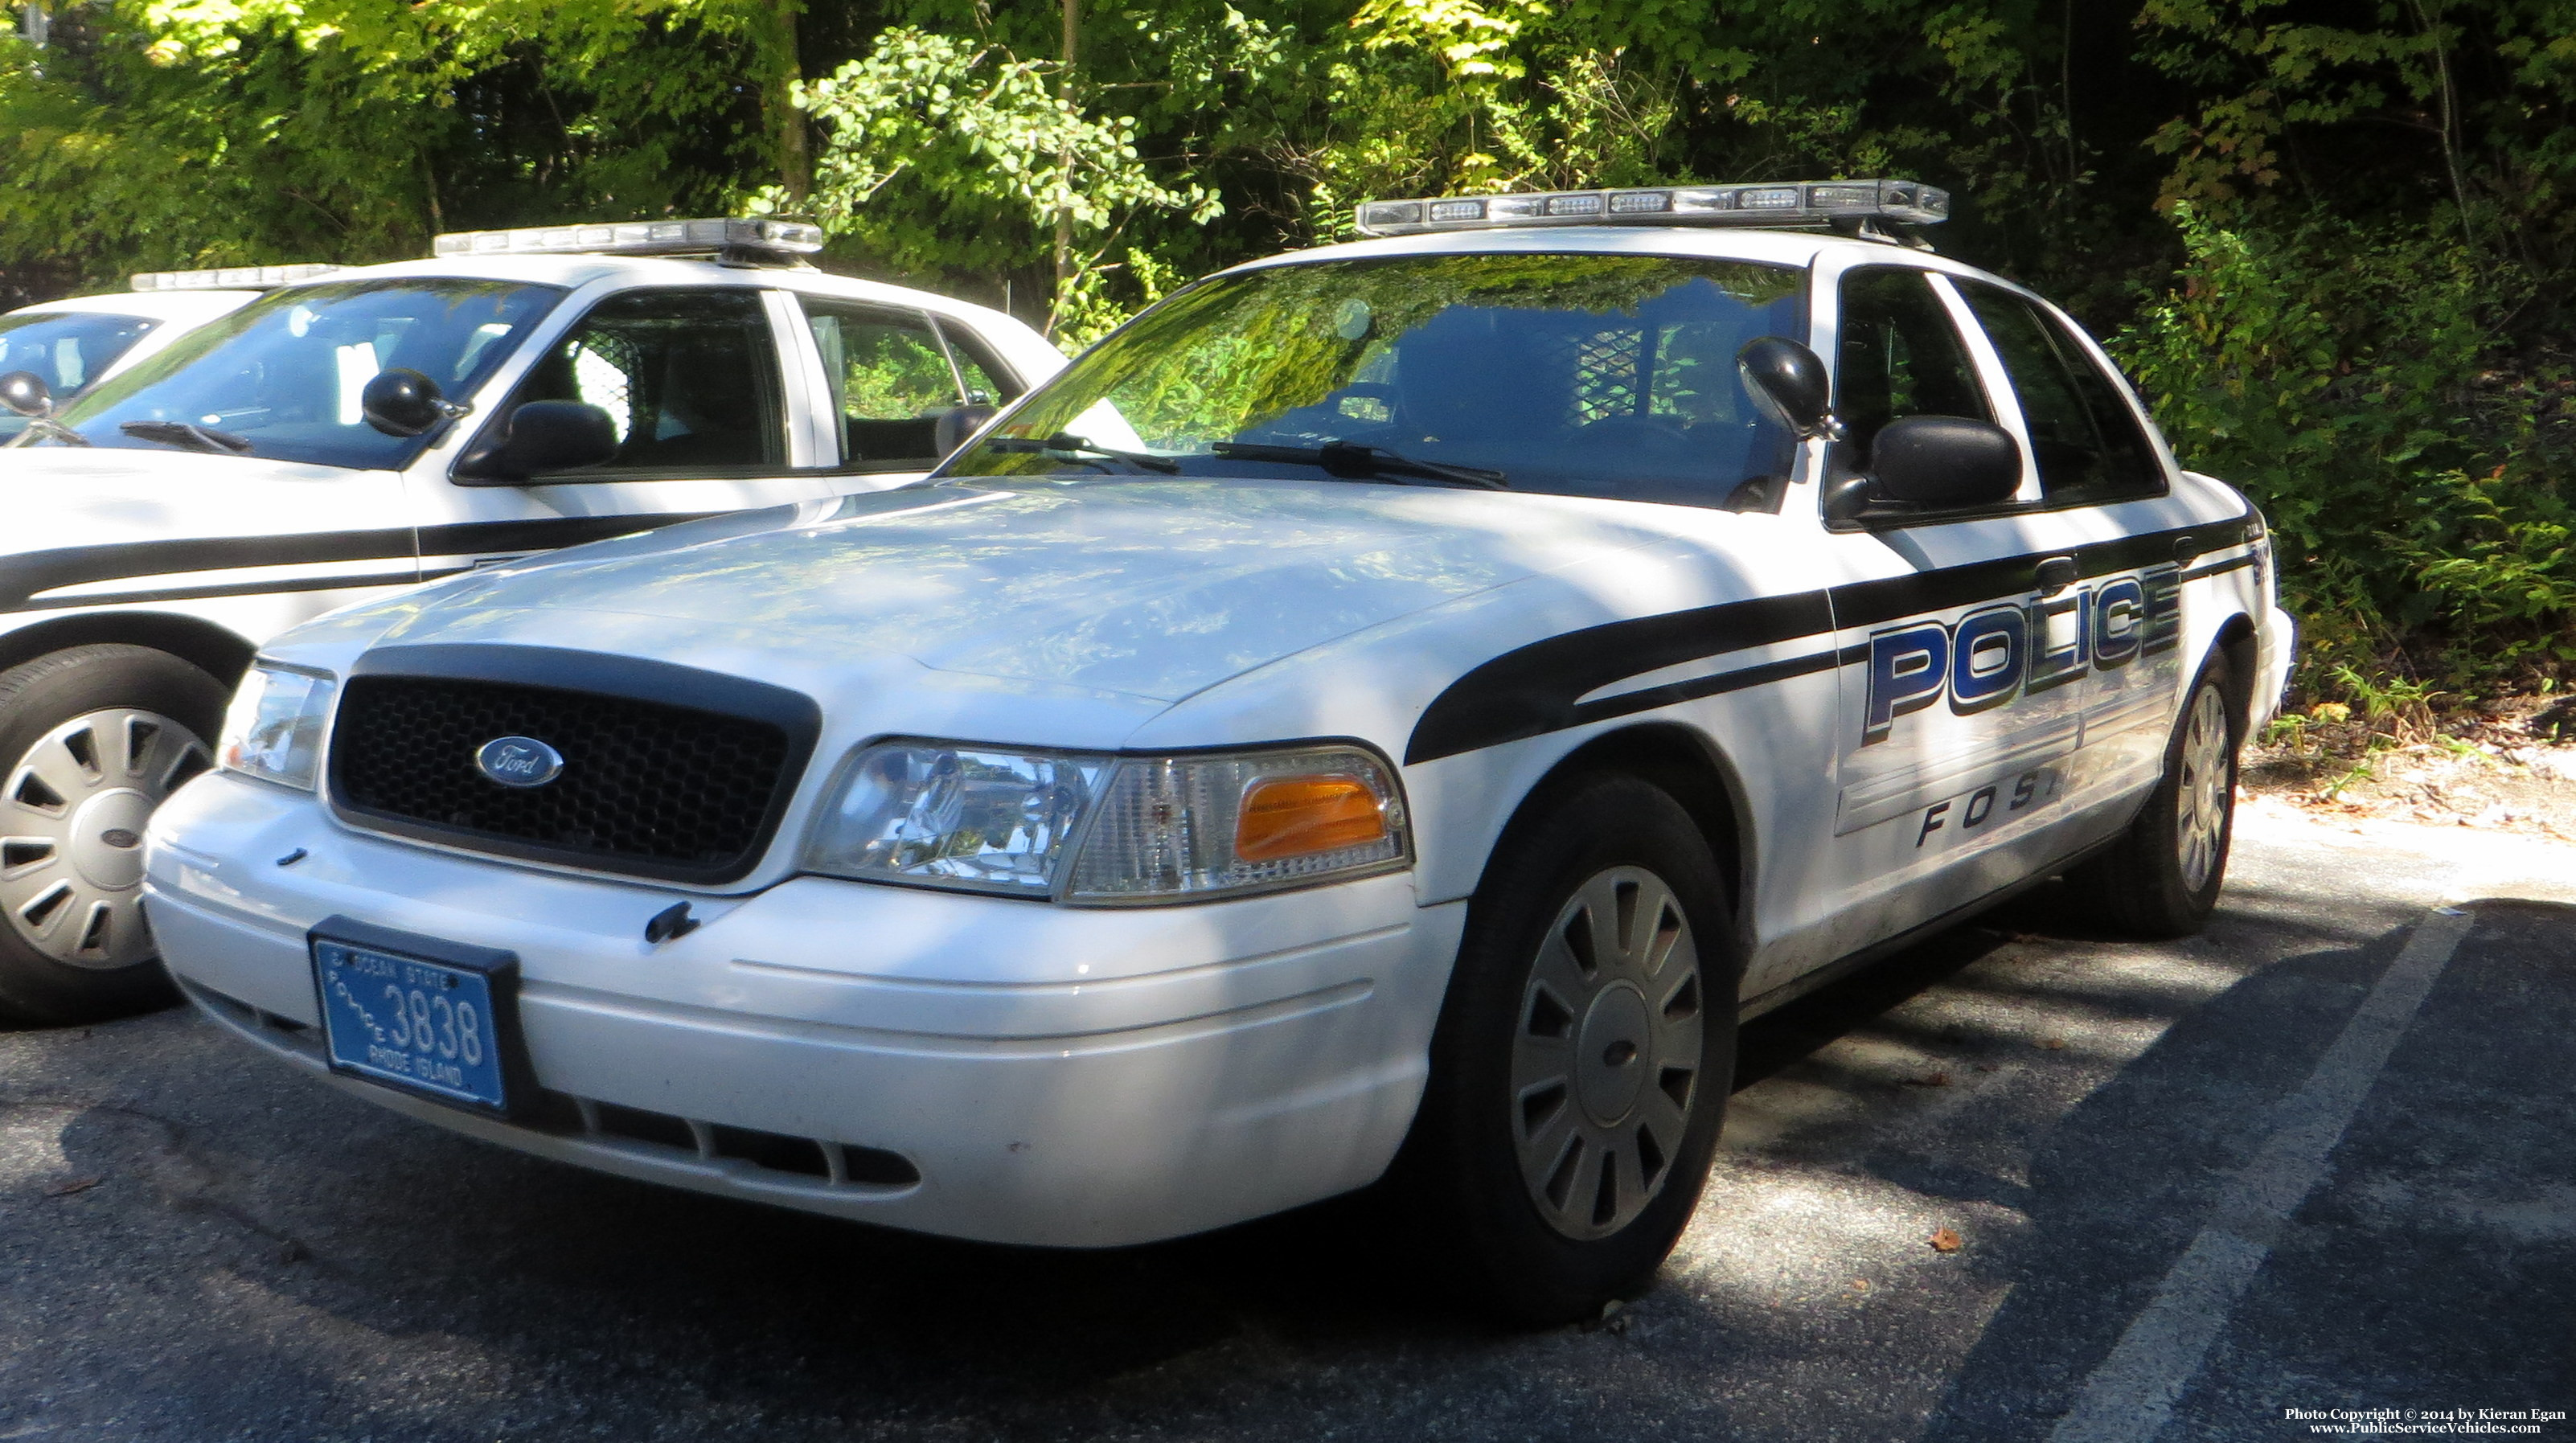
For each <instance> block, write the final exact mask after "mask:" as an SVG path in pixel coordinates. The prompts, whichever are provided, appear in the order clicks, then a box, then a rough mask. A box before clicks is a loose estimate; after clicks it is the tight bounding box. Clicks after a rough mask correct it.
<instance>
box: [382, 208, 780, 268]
mask: <svg viewBox="0 0 2576 1443" xmlns="http://www.w3.org/2000/svg"><path fill="white" fill-rule="evenodd" d="M822 248H823V228H822V227H821V226H816V225H808V224H806V223H805V222H803V221H793V220H768V219H762V218H757V217H737V218H734V219H729V220H635V221H614V222H603V223H600V224H597V225H538V226H527V227H524V228H522V229H519V230H469V231H455V232H451V233H450V234H447V235H443V236H440V237H438V239H437V240H435V241H433V242H432V243H431V253H432V254H434V255H437V256H440V257H442V258H443V257H447V256H501V255H518V256H525V255H627V256H656V255H672V254H677V253H682V252H692V251H727V250H745V251H767V252H775V253H782V254H792V255H802V254H806V253H808V252H812V251H818V250H821V249H822Z"/></svg>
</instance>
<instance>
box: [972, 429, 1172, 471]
mask: <svg viewBox="0 0 2576 1443" xmlns="http://www.w3.org/2000/svg"><path fill="white" fill-rule="evenodd" d="M984 444H985V446H986V447H988V448H990V449H992V450H995V451H1001V452H1006V453H1011V454H1016V455H1023V456H1025V455H1029V454H1032V453H1044V452H1049V451H1053V452H1059V453H1061V454H1064V455H1067V456H1105V457H1107V458H1108V459H1110V460H1112V461H1124V462H1126V463H1127V464H1128V465H1130V466H1141V467H1143V468H1144V469H1146V470H1148V471H1155V472H1160V473H1161V474H1163V475H1165V476H1178V475H1180V474H1181V463H1180V462H1178V461H1175V460H1173V459H1172V458H1171V457H1169V456H1156V455H1153V454H1151V453H1149V452H1145V451H1121V450H1118V449H1116V448H1115V447H1110V446H1094V445H1092V444H1091V440H1090V438H1089V437H1086V436H1068V435H1066V434H1065V433H1063V432H1062V431H1058V432H1056V433H1055V434H1054V435H1052V436H995V437H993V438H992V439H991V440H988V441H986V442H985V443H984Z"/></svg>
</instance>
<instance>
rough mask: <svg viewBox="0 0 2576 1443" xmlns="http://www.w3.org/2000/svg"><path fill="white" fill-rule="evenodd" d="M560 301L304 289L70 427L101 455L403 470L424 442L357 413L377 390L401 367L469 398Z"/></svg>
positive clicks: (514, 288)
mask: <svg viewBox="0 0 2576 1443" xmlns="http://www.w3.org/2000/svg"><path fill="white" fill-rule="evenodd" d="M563 294H564V293H563V291H562V290H560V289H559V288H557V287H554V286H535V285H519V284H515V283H511V282H504V281H478V280H465V279H425V280H388V281H349V282H342V283H338V284H325V285H312V286H298V287H296V288H294V289H292V290H286V291H280V292H278V293H276V294H274V295H271V296H267V297H265V298H263V299H261V300H258V301H255V302H253V303H251V304H250V305H248V306H245V307H243V308H242V309H240V310H238V311H235V312H233V313H232V314H231V315H229V316H226V317H224V318H223V319H221V320H218V321H216V322H215V323H213V324H212V325H209V326H207V327H205V328H204V329H203V330H200V331H197V332H194V333H192V334H190V335H187V336H184V337H182V338H181V339H180V340H179V341H178V343H177V344H175V345H173V346H171V347H170V349H168V350H166V351H163V352H162V353H161V354H159V355H157V356H154V357H152V358H151V359H150V360H147V361H145V362H143V363H142V364H141V365H139V366H136V367H135V368H134V369H133V370H131V371H128V372H126V373H124V374H123V375H121V376H118V377H116V378H115V379H113V380H111V381H109V382H107V383H106V384H104V385H102V386H100V387H99V388H98V389H97V390H95V391H93V392H91V393H90V394H89V395H87V396H85V397H83V398H81V400H80V401H78V402H77V403H75V404H74V405H72V406H71V407H70V408H69V409H68V410H66V411H65V412H64V413H63V415H62V421H63V424H64V425H66V426H68V427H69V428H71V429H72V430H74V431H77V432H79V433H80V435H81V436H82V438H83V439H86V440H87V441H88V442H89V443H90V444H91V445H93V446H127V447H144V448H155V449H158V448H165V447H169V446H173V445H178V446H183V447H186V448H187V449H192V450H220V451H222V452H225V453H228V454H235V455H244V456H259V457H267V458H271V459H275V460H281V461H308V462H315V463H318V464H321V465H325V466H350V467H360V468H377V467H400V466H403V465H407V464H409V462H410V460H411V458H412V457H413V456H415V455H417V454H418V453H419V451H420V448H421V447H422V446H423V445H424V444H426V442H427V439H428V438H426V437H406V436H391V435H387V434H385V433H384V432H382V431H379V430H377V429H376V428H375V427H373V426H370V425H368V424H367V420H366V417H365V416H364V415H363V414H362V413H361V412H360V410H359V404H358V400H359V393H360V392H361V391H362V390H364V389H365V387H366V384H367V382H368V381H370V380H372V379H374V377H375V375H376V373H377V372H379V371H383V370H388V369H392V368H394V367H403V368H407V369H410V370H414V371H419V372H421V373H422V374H423V375H426V376H428V377H429V378H430V379H431V380H433V381H435V382H437V383H438V386H439V389H440V390H441V391H442V392H444V393H445V394H446V395H447V396H448V397H449V398H450V399H453V400H465V399H468V398H469V397H470V396H471V394H472V392H473V391H474V390H475V388H476V387H478V386H480V385H481V384H482V382H483V379H484V378H485V377H486V376H488V375H490V374H491V372H492V369H493V368H494V367H495V366H498V365H499V364H500V363H501V361H502V359H503V358H504V357H506V356H508V355H509V354H510V352H511V351H513V350H514V349H516V348H517V346H518V344H519V342H520V341H521V340H523V339H525V338H526V335H527V331H528V328H529V327H530V326H532V325H534V324H535V323H536V322H537V321H538V320H539V319H541V318H542V317H543V316H544V315H545V314H546V312H548V311H549V310H552V309H553V308H554V304H555V302H556V301H558V300H560V299H562V297H563ZM209 437H211V438H213V439H203V438H209Z"/></svg>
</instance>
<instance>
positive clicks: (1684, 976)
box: [1398, 776, 1739, 1324]
mask: <svg viewBox="0 0 2576 1443" xmlns="http://www.w3.org/2000/svg"><path fill="white" fill-rule="evenodd" d="M1738 976H1739V969H1738V967H1737V965H1736V957H1735V940H1734V928H1733V924H1732V921H1731V918H1730V916H1729V913H1728V908H1727V905H1726V896H1725V888H1724V883H1723V881H1722V879H1721V877H1720V875H1719V871H1718V864H1717V861H1716V859H1715V857H1714V856H1713V855H1712V854H1711V852H1710V850H1709V846H1708V843H1707V841H1706V839H1705V838H1704V837H1703V836H1702V835H1701V833H1700V831H1699V829H1698V827H1697V826H1696V825H1695V824H1693V822H1692V821H1691V818H1690V816H1689V814H1688V813H1687V812H1685V811H1684V810H1683V809H1682V808H1681V806H1680V805H1679V804H1678V803H1677V802H1675V801H1674V800H1673V798H1672V797H1671V796H1670V795H1668V794H1667V793H1665V792H1663V791H1661V790H1660V789H1658V788H1656V787H1654V786H1651V785H1649V784H1647V783H1645V782H1643V781H1640V780H1636V779H1634V778H1630V777H1624V776H1602V777H1597V778H1593V779H1590V780H1587V781H1584V782H1582V783H1579V784H1577V785H1575V786H1573V787H1570V788H1568V789H1566V790H1564V791H1562V792H1560V793H1559V794H1558V795H1557V797H1556V798H1555V799H1554V801H1553V803H1552V804H1546V805H1543V806H1542V808H1541V809H1540V811H1539V812H1538V813H1537V814H1535V815H1532V816H1529V817H1526V818H1524V819H1523V820H1522V821H1521V822H1520V823H1519V824H1517V825H1516V826H1515V827H1514V829H1513V832H1512V835H1511V837H1510V838H1509V839H1507V841H1506V842H1505V844H1504V847H1503V849H1502V851H1501V853H1500V854H1498V856H1497V857H1496V859H1495V861H1494V862H1493V864H1492V866H1491V868H1490V869H1489V871H1488V874H1487V876H1486V878H1485V880H1484V883H1483V884H1482V885H1481V886H1480V887H1479V888H1478V890H1477V894H1476V897H1475V900H1474V901H1473V902H1472V903H1471V904H1470V910H1469V920H1468V926H1467V937H1466V940H1465V942H1464V944H1463V945H1462V947H1461V949H1460V952H1459V957H1458V964H1457V969H1456V971H1455V973H1454V974H1453V976H1452V978H1451V981H1450V986H1449V995H1448V998H1447V1000H1446V1002H1445V1003H1444V1004H1443V1007H1442V1010H1441V1016H1440V1024H1439V1028H1438V1032H1437V1034H1436V1036H1435V1039H1434V1042H1433V1048H1432V1067H1431V1078H1430V1080H1429V1082H1428V1084H1427V1085H1426V1088H1425V1092H1424V1097H1423V1102H1422V1109H1421V1112H1420V1115H1419V1116H1418V1118H1417V1120H1416V1123H1415V1127H1414V1135H1413V1137H1412V1138H1411V1139H1409V1140H1408V1142H1407V1144H1406V1150H1405V1155H1404V1157H1403V1158H1402V1159H1401V1160H1400V1162H1399V1166H1398V1178H1399V1181H1400V1183H1401V1184H1402V1186H1401V1188H1400V1192H1399V1195H1400V1196H1401V1197H1402V1198H1403V1199H1404V1201H1405V1205H1406V1206H1407V1207H1408V1208H1410V1209H1411V1211H1412V1213H1413V1221H1414V1222H1415V1224H1416V1225H1417V1227H1418V1228H1421V1229H1423V1230H1424V1235H1425V1236H1426V1237H1427V1238H1429V1239H1430V1240H1432V1241H1433V1242H1434V1244H1435V1246H1437V1247H1438V1248H1439V1249H1440V1250H1442V1251H1443V1252H1445V1253H1446V1254H1448V1257H1449V1261H1450V1262H1452V1263H1453V1264H1454V1266H1455V1269H1456V1271H1457V1272H1458V1274H1459V1275H1460V1277H1461V1280H1462V1281H1463V1282H1464V1283H1465V1285H1466V1287H1467V1288H1468V1290H1469V1291H1471V1292H1472V1293H1474V1294H1476V1295H1478V1297H1479V1298H1480V1299H1481V1300H1482V1301H1483V1302H1485V1303H1486V1304H1487V1305H1489V1306H1490V1307H1492V1308H1493V1309H1495V1310H1496V1311H1498V1312H1500V1313H1502V1314H1503V1315H1505V1316H1507V1317H1510V1318H1512V1319H1514V1320H1516V1321H1520V1322H1524V1323H1531V1324H1552V1323H1562V1322H1567V1321H1571V1320H1574V1319H1578V1318H1583V1317H1589V1316H1594V1315H1597V1314H1598V1313H1599V1312H1600V1311H1601V1309H1602V1307H1603V1305H1604V1304H1605V1303H1607V1302H1609V1301H1611V1300H1613V1299H1619V1298H1627V1297H1632V1296H1634V1295H1635V1294H1636V1293H1638V1292H1639V1291H1642V1290H1643V1289H1644V1288H1645V1287H1646V1286H1647V1284H1648V1283H1650V1282H1651V1281H1652V1279H1653V1277H1654V1274H1655V1270H1656V1268H1657V1267H1659V1266H1660V1265H1661V1264H1662V1262H1663V1260H1664V1257H1665V1255H1666V1254H1667V1253H1669V1252H1670V1251H1671V1250H1672V1246H1673V1244H1674V1242H1675V1241H1676V1240H1677V1239H1678V1238H1679V1237H1680V1235H1681V1231H1682V1229H1683V1227H1684V1226H1685V1225H1687V1224H1688V1222H1689V1221H1690V1216H1691V1211H1692V1209H1693V1207H1694V1206H1695V1205H1696V1204H1697V1202H1698V1199H1699V1192H1700V1186H1701V1183H1702V1182H1703V1181H1704V1180H1705V1178H1706V1176H1707V1172H1708V1166H1709V1159H1710V1157H1711V1156H1712V1155H1713V1154H1714V1152H1715V1150H1716V1146H1717V1135H1718V1128H1719V1125H1720V1123H1721V1122H1722V1121H1723V1119H1724V1116H1725V1111H1726V1098H1727V1094H1728V1091H1729V1089H1730V1087H1731V1085H1732V1081H1733V1073H1734V1067H1735V990H1736V985H1737V979H1738Z"/></svg>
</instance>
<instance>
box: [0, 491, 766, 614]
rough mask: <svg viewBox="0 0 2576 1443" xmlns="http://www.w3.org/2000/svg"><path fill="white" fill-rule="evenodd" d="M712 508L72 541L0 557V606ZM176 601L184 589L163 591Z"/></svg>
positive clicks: (419, 552)
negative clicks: (59, 593)
mask: <svg viewBox="0 0 2576 1443" xmlns="http://www.w3.org/2000/svg"><path fill="white" fill-rule="evenodd" d="M723 514H724V513H723V512H713V511H670V512H652V513H646V514H644V515H638V516H560V517H546V518H543V519H539V520H532V521H467V522H459V523H456V524H453V525H447V526H428V527H421V528H418V529H415V528H412V527H409V526H398V527H388V528H386V529H384V530H380V531H310V532H305V533H302V534H299V535H288V536H214V537H191V538H189V539H186V540H181V541H129V542H123V543H119V544H116V545H111V546H66V547H60V548H57V549H55V550H51V551H30V552H26V553H23V554H21V555H17V556H7V557H0V612H5V611H23V610H46V609H56V610H59V609H61V608H65V607H74V606H97V605H104V604H106V603H104V602H102V601H100V600H99V599H98V598H95V597H79V598H59V599H50V600H48V601H46V602H44V603H42V604H41V605H39V606H35V607H30V606H29V605H28V603H29V601H30V600H31V599H32V598H33V597H34V596H35V595H36V594H37V593H39V592H45V591H53V590H56V589H58V588H61V587H65V586H81V585H85V584H87V583H90V582H96V581H124V580H129V579H133V578H139V577H147V576H168V575H171V574H173V573H178V572H191V571H230V570H236V569H239V568H242V567H250V566H296V565H320V564H325V563H330V562H345V561H405V562H408V561H413V560H416V559H417V558H418V557H420V556H424V555H427V556H448V555H456V554H460V553H467V552H483V551H517V552H526V551H553V550H556V549H558V548H560V547H565V546H578V545H580V544H581V543H583V542H585V541H604V540H606V539H608V538H609V537H612V536H624V535H627V534H628V533H630V532H635V531H650V530H653V529H654V528H656V527H662V526H670V525H674V524H676V523H679V522H682V521H697V520H701V519H703V518H705V517H708V516H718V515H723ZM344 584H347V583H346V582H344V581H343V580H342V579H340V578H336V577H331V578H315V579H314V581H313V583H312V585H310V586H306V585H303V584H301V583H297V582H288V581H278V582H270V583H262V584H260V585H258V586H255V587H251V588H249V590H248V591H247V592H232V591H225V592H221V593H218V594H223V595H243V594H249V595H256V594H258V593H259V592H261V591H294V590H299V589H316V588H327V587H329V586H337V585H344ZM157 594H158V595H160V596H163V597H177V596H179V595H181V594H182V593H179V592H163V593H157Z"/></svg>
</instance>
